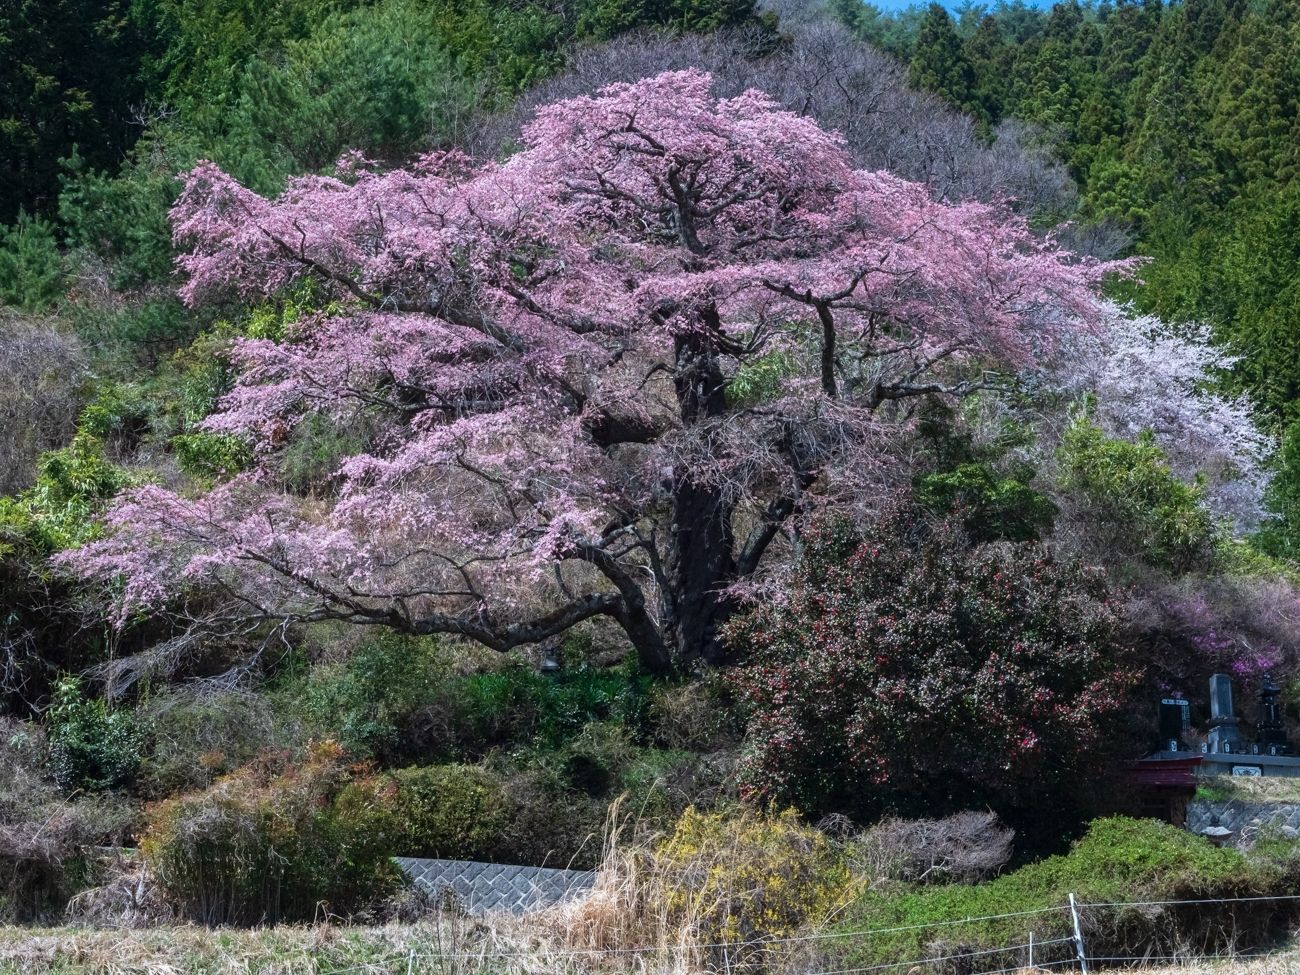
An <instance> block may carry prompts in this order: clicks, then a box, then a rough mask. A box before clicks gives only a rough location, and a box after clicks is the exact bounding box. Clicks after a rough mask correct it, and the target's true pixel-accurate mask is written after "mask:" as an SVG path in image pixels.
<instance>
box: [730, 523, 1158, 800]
mask: <svg viewBox="0 0 1300 975" xmlns="http://www.w3.org/2000/svg"><path fill="white" fill-rule="evenodd" d="M1120 622H1121V620H1120V607H1119V606H1118V604H1116V603H1115V602H1113V601H1112V599H1111V597H1110V596H1109V595H1108V593H1107V590H1106V587H1105V585H1104V583H1103V582H1102V581H1101V579H1100V577H1099V576H1098V575H1097V574H1095V573H1094V572H1093V571H1091V570H1088V569H1084V568H1082V567H1080V566H1078V565H1074V564H1069V563H1060V562H1057V561H1055V560H1054V559H1053V558H1052V556H1051V554H1050V552H1049V551H1048V550H1047V549H1046V548H1044V547H1042V546H1040V545H1038V544H1036V543H1020V544H1011V543H999V544H995V545H986V546H972V545H971V544H970V543H969V541H968V539H967V537H966V536H965V535H964V534H963V532H962V531H961V530H960V528H959V527H957V525H956V524H954V523H951V522H940V523H931V522H927V521H926V520H924V518H923V517H922V516H921V515H919V514H918V513H917V511H916V509H915V508H913V507H911V506H909V505H908V504H903V503H900V504H899V505H898V506H897V507H896V508H895V509H894V510H893V511H892V512H891V513H890V514H888V515H887V516H886V517H884V518H883V519H882V520H881V521H879V522H878V523H877V524H876V525H874V526H873V527H872V529H871V531H870V532H869V533H866V534H862V533H860V532H859V530H858V529H856V528H855V527H853V526H851V525H849V524H847V523H843V522H831V523H828V524H824V525H822V526H820V527H819V528H818V529H817V530H816V531H815V532H813V533H812V534H811V535H810V537H809V538H808V539H807V551H806V554H805V557H804V559H803V560H802V561H801V563H800V565H799V568H798V571H797V572H796V574H795V576H794V578H793V579H792V580H791V583H790V586H789V591H788V594H787V595H786V596H785V597H784V598H783V599H781V600H779V601H773V602H769V603H764V604H762V605H758V606H756V607H755V608H753V609H752V610H751V611H750V612H748V613H747V614H745V615H744V616H743V617H740V618H738V619H737V620H736V621H735V623H734V624H733V626H732V629H731V638H732V640H733V641H734V642H735V644H736V645H737V647H738V648H740V649H742V650H743V651H745V652H746V653H747V654H748V655H749V656H750V658H751V661H752V662H751V663H750V664H749V666H747V667H744V668H742V669H739V670H737V671H736V673H735V676H734V682H735V685H736V687H737V688H738V690H739V692H740V694H741V696H742V698H743V700H744V702H745V704H746V706H747V708H748V709H749V714H750V718H749V735H748V737H749V739H750V741H751V743H752V746H751V747H752V751H751V753H750V754H749V756H748V759H747V764H746V767H745V769H744V776H745V783H744V787H745V789H746V790H747V792H748V794H749V796H750V797H751V798H754V799H757V800H759V801H766V802H776V803H793V804H795V805H796V806H798V807H799V808H801V809H803V810H804V811H806V812H809V813H835V812H838V813H846V814H849V815H851V816H854V817H855V818H858V819H860V820H865V819H869V818H871V817H873V816H875V815H878V814H879V813H881V812H882V811H894V812H898V813H901V814H910V815H917V814H924V815H929V816H934V815H941V814H943V813H946V812H951V811H957V810H961V809H970V808H978V807H980V806H983V807H986V808H988V807H991V808H993V809H995V810H998V811H999V812H1003V813H1004V816H1005V818H1007V819H1008V820H1009V821H1012V822H1019V821H1021V820H1023V819H1024V818H1025V816H1026V815H1028V816H1030V818H1036V817H1040V816H1041V813H1042V809H1041V808H1037V809H1036V808H1034V804H1035V803H1036V802H1038V801H1040V800H1053V801H1054V800H1056V799H1060V798H1063V797H1065V796H1069V795H1075V794H1077V793H1078V792H1079V787H1080V786H1081V785H1086V784H1087V783H1088V781H1089V779H1090V777H1091V776H1092V775H1093V774H1094V773H1096V772H1098V771H1099V770H1100V769H1101V768H1103V767H1104V766H1105V763H1106V761H1107V755H1108V748H1107V747H1106V746H1107V745H1108V743H1111V741H1112V740H1113V739H1114V738H1115V737H1117V736H1118V734H1119V729H1120V728H1122V722H1117V721H1116V718H1117V716H1118V715H1120V714H1121V712H1122V711H1123V709H1124V707H1125V702H1126V692H1127V691H1128V690H1129V689H1130V688H1132V687H1133V686H1134V684H1135V682H1136V680H1137V679H1138V676H1139V674H1138V673H1137V671H1136V670H1135V669H1134V667H1133V665H1132V664H1131V662H1130V654H1129V652H1128V651H1127V650H1126V648H1125V646H1124V645H1123V644H1122V643H1121V642H1120V640H1119V639H1118V631H1119V627H1120ZM1062 825H1064V824H1062Z"/></svg>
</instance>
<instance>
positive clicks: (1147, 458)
mask: <svg viewBox="0 0 1300 975" xmlns="http://www.w3.org/2000/svg"><path fill="white" fill-rule="evenodd" d="M1060 455H1061V464H1062V474H1063V480H1064V483H1065V485H1066V486H1067V487H1071V488H1075V489H1077V490H1078V491H1080V492H1081V493H1082V494H1083V496H1084V497H1085V498H1086V499H1087V500H1088V502H1090V503H1091V504H1092V505H1093V506H1095V508H1096V511H1097V514H1098V515H1099V516H1100V517H1101V520H1102V521H1103V522H1104V523H1105V525H1106V526H1107V527H1108V528H1109V530H1110V531H1111V532H1112V533H1113V534H1114V535H1115V536H1116V538H1117V539H1118V538H1123V539H1124V543H1125V544H1126V545H1127V546H1129V547H1132V548H1135V549H1136V550H1137V552H1138V554H1139V556H1140V557H1141V558H1143V559H1144V560H1145V561H1147V562H1149V563H1150V564H1152V565H1155V566H1158V567H1161V568H1166V569H1171V570H1173V571H1175V572H1184V571H1187V570H1188V569H1191V568H1192V567H1194V566H1196V565H1198V564H1201V563H1202V562H1203V561H1204V560H1206V559H1208V558H1209V557H1211V556H1212V555H1213V550H1214V541H1215V528H1214V522H1213V519H1212V518H1211V516H1210V512H1209V509H1208V508H1207V507H1206V506H1205V501H1204V489H1203V487H1202V485H1201V484H1200V483H1195V484H1186V483H1184V482H1182V481H1180V480H1179V479H1178V478H1177V477H1175V476H1174V474H1173V472H1172V471H1171V470H1170V468H1169V465H1168V463H1167V462H1166V460H1165V455H1164V452H1163V451H1162V450H1161V449H1160V448H1159V447H1157V446H1156V443H1155V439H1154V437H1152V435H1151V434H1150V432H1146V433H1143V434H1142V435H1141V436H1139V438H1138V440H1137V441H1136V442H1135V443H1130V442H1129V441H1127V440H1118V439H1115V438H1113V437H1108V436H1106V435H1105V434H1104V433H1103V432H1102V430H1101V428H1100V427H1098V426H1096V425H1095V424H1093V423H1092V422H1090V421H1089V420H1088V418H1087V416H1086V415H1083V416H1079V417H1077V418H1076V419H1075V420H1074V422H1073V423H1071V424H1070V427H1069V429H1068V430H1066V433H1065V437H1064V439H1063V441H1062V443H1061V450H1060Z"/></svg>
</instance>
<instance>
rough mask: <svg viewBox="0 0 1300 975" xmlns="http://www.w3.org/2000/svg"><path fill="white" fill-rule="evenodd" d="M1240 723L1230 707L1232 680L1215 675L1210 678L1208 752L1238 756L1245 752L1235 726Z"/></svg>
mask: <svg viewBox="0 0 1300 975" xmlns="http://www.w3.org/2000/svg"><path fill="white" fill-rule="evenodd" d="M1240 723H1241V721H1240V719H1239V718H1238V717H1237V715H1236V713H1235V712H1234V710H1233V707H1232V678H1231V677H1229V676H1228V675H1227V674H1215V675H1213V676H1212V677H1211V678H1210V734H1209V740H1208V742H1207V744H1208V745H1209V751H1210V752H1211V753H1213V754H1220V755H1240V754H1244V753H1245V751H1246V746H1245V744H1244V743H1243V742H1242V740H1241V732H1240V731H1238V730H1237V725H1239V724H1240Z"/></svg>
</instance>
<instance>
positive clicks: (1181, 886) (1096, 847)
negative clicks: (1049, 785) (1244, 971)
mask: <svg viewBox="0 0 1300 975" xmlns="http://www.w3.org/2000/svg"><path fill="white" fill-rule="evenodd" d="M1291 849H1294V844H1293V845H1292V847H1291ZM1293 863H1294V861H1293V860H1291V859H1289V858H1288V859H1283V860H1279V859H1277V858H1276V857H1268V858H1263V857H1248V856H1246V855H1243V854H1241V853H1239V852H1237V851H1235V850H1232V849H1219V848H1216V847H1214V846H1211V845H1210V843H1209V842H1208V841H1206V840H1205V839H1204V838H1203V837H1199V836H1195V835H1193V834H1191V833H1188V832H1185V831H1184V830H1181V829H1177V828H1176V827H1173V826H1169V825H1166V824H1164V823H1160V822H1157V821H1155V820H1136V819H1127V818H1123V817H1114V818H1110V819H1101V820H1097V821H1095V822H1094V823H1093V824H1092V826H1091V828H1090V829H1089V831H1088V833H1087V835H1085V836H1084V837H1083V838H1082V839H1080V840H1079V841H1078V842H1077V843H1075V845H1074V846H1073V847H1072V848H1071V850H1070V852H1069V853H1067V854H1065V855H1061V856H1053V857H1048V858H1047V859H1045V860H1040V861H1039V862H1037V863H1033V864H1030V865H1029V866H1025V867H1021V868H1020V869H1019V870H1016V871H1014V872H1013V873H1009V874H1004V875H1003V876H1001V877H998V878H997V879H995V880H991V881H989V882H988V883H984V884H979V885H962V884H952V885H948V886H942V887H924V888H917V889H914V890H906V891H903V892H901V893H899V892H891V891H889V890H888V889H879V888H877V889H870V890H868V891H867V892H866V893H865V894H863V896H862V897H861V898H860V899H859V900H858V901H857V903H856V904H854V905H853V906H852V907H851V908H850V909H849V910H848V911H847V912H846V913H845V915H844V917H843V919H842V920H841V922H840V927H841V928H842V929H844V930H853V929H896V928H910V930H902V931H898V930H891V931H886V932H884V933H881V934H879V935H877V936H875V937H873V938H870V939H852V940H851V941H849V940H846V941H844V942H842V944H843V945H844V948H843V953H842V954H841V955H840V956H839V957H837V958H836V960H835V961H836V965H835V967H837V968H838V967H852V966H867V965H872V964H881V963H884V962H897V961H899V960H900V959H909V958H927V957H931V956H933V955H936V954H942V953H944V951H943V950H941V949H951V948H952V947H954V946H955V945H957V944H960V945H962V946H963V947H964V948H965V950H978V949H987V948H996V947H1001V946H1006V945H1015V944H1023V943H1024V942H1025V941H1026V935H1027V934H1028V932H1029V931H1030V930H1033V931H1034V934H1035V939H1036V940H1037V941H1039V942H1044V941H1048V940H1051V939H1053V938H1060V937H1068V936H1069V934H1070V915H1069V913H1068V911H1066V910H1064V905H1065V904H1066V903H1067V901H1068V898H1069V895H1070V894H1071V893H1073V894H1074V895H1075V896H1076V898H1077V899H1078V901H1079V902H1081V903H1085V904H1086V903H1116V902H1135V901H1161V900H1183V899H1189V900H1193V899H1204V898H1220V897H1225V898H1231V897H1251V896H1267V895H1271V894H1278V893H1289V892H1290V891H1291V890H1293V889H1294V886H1293V885H1294V883H1295V879H1296V877H1295V867H1294V866H1292V864H1293ZM1044 908H1052V909H1055V910H1052V911H1049V912H1047V913H1043V914H1041V915H1034V916H1032V917H1029V918H1026V917H1007V916H1006V915H1009V914H1016V913H1018V912H1022V911H1038V910H1040V909H1044ZM1254 908H1255V905H1251V909H1250V910H1242V911H1232V912H1231V913H1232V915H1234V916H1232V917H1231V922H1233V923H1228V921H1229V919H1228V918H1225V912H1227V911H1229V910H1230V909H1229V908H1228V907H1226V906H1225V905H1222V904H1210V905H1201V906H1200V907H1199V908H1197V907H1194V908H1187V909H1168V908H1165V909H1160V908H1155V907H1147V908H1135V909H1133V910H1128V911H1125V910H1119V911H1116V910H1112V909H1106V910H1102V909H1098V910H1094V911H1089V910H1085V911H1084V912H1083V919H1084V924H1085V932H1084V934H1085V939H1086V941H1087V943H1088V946H1089V951H1090V953H1091V954H1093V955H1098V956H1101V955H1117V956H1127V955H1137V956H1142V955H1143V954H1144V953H1147V952H1149V953H1151V954H1153V955H1162V954H1169V953H1170V950H1171V949H1175V948H1177V949H1179V950H1183V949H1186V948H1191V949H1192V950H1193V951H1205V952H1207V953H1213V952H1214V951H1215V950H1216V948H1217V949H1222V948H1224V947H1226V946H1227V942H1226V940H1224V939H1227V938H1230V937H1233V936H1234V933H1235V935H1236V936H1238V937H1240V938H1241V941H1240V942H1239V943H1237V944H1236V947H1237V948H1242V947H1245V946H1246V943H1248V942H1250V941H1252V939H1257V938H1258V937H1260V935H1261V933H1262V932H1263V931H1264V930H1266V929H1268V928H1269V927H1270V926H1275V925H1277V924H1278V922H1279V920H1280V919H1281V917H1282V916H1283V915H1284V914H1287V913H1293V912H1294V907H1293V906H1291V905H1284V906H1282V907H1278V906H1277V905H1274V906H1272V907H1269V906H1262V905H1261V906H1260V908H1259V909H1258V910H1255V909H1254ZM961 918H996V919H990V920H982V921H977V922H973V923H970V924H961V925H959V926H957V929H956V930H953V929H951V928H944V927H939V928H933V927H927V926H928V925H931V924H934V923H935V922H951V921H953V920H955V919H961ZM1234 923H1235V925H1236V927H1235V928H1234ZM914 925H915V926H918V927H915V928H912V926H914ZM1054 948H1055V950H1057V951H1064V954H1062V955H1059V956H1058V955H1053V954H1051V953H1050V951H1049V950H1046V949H1045V950H1044V951H1043V954H1042V955H1041V958H1042V959H1043V960H1044V961H1050V960H1052V959H1053V958H1056V957H1061V958H1064V957H1068V956H1069V954H1070V953H1071V952H1072V950H1073V949H1072V948H1071V946H1069V945H1065V946H1059V945H1058V946H1054ZM980 961H981V967H987V968H1001V967H1005V965H1016V964H1019V962H1020V956H1019V955H1016V957H1010V956H1008V957H1005V958H1004V957H1003V956H1000V955H988V956H983V957H981V959H980ZM841 962H842V963H843V965H842V966H841V964H840V963H841ZM985 962H987V963H988V964H984V963H985ZM994 962H997V963H998V964H994ZM1004 962H1005V965H1004V964H1002V963H1004Z"/></svg>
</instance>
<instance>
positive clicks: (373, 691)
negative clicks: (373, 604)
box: [302, 632, 447, 762]
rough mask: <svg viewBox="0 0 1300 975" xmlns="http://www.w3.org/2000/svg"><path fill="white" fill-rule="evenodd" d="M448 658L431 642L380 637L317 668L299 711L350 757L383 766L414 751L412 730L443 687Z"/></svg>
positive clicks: (432, 639) (430, 639)
mask: <svg viewBox="0 0 1300 975" xmlns="http://www.w3.org/2000/svg"><path fill="white" fill-rule="evenodd" d="M446 671H447V655H446V652H445V651H444V649H443V647H442V644H441V643H440V642H439V641H438V639H437V638H435V637H427V638H421V637H411V636H404V635H402V634H398V633H389V632H379V633H376V634H372V635H369V636H368V637H367V638H366V639H365V641H364V642H362V643H361V644H360V645H359V646H358V647H357V648H356V649H355V650H354V651H353V652H352V653H351V655H350V656H349V657H348V658H347V660H346V661H344V662H342V663H337V664H324V665H321V666H318V667H316V668H315V669H314V670H313V671H312V672H311V674H310V676H309V677H308V678H307V680H306V683H305V686H304V688H303V690H302V709H303V713H304V715H305V716H306V717H307V719H308V720H309V721H310V722H311V723H312V724H313V725H314V726H315V727H316V728H318V729H320V730H321V731H323V732H325V733H327V734H328V735H330V736H331V737H335V738H337V739H338V740H339V741H340V742H342V743H343V744H344V745H345V746H346V747H347V748H348V750H349V751H351V752H353V753H355V754H360V755H368V756H373V757H377V758H379V759H381V760H382V761H385V762H390V761H396V760H400V759H401V758H402V757H404V756H407V755H409V753H410V752H412V751H415V750H418V747H419V743H418V741H417V740H415V739H414V738H413V736H412V734H411V724H412V721H413V720H414V717H415V714H416V712H417V710H418V709H420V708H421V707H422V706H424V705H426V704H427V703H428V702H429V701H430V700H431V699H432V698H434V697H435V695H436V694H437V693H438V692H439V690H440V688H441V687H442V680H443V678H444V676H445V674H446Z"/></svg>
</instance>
